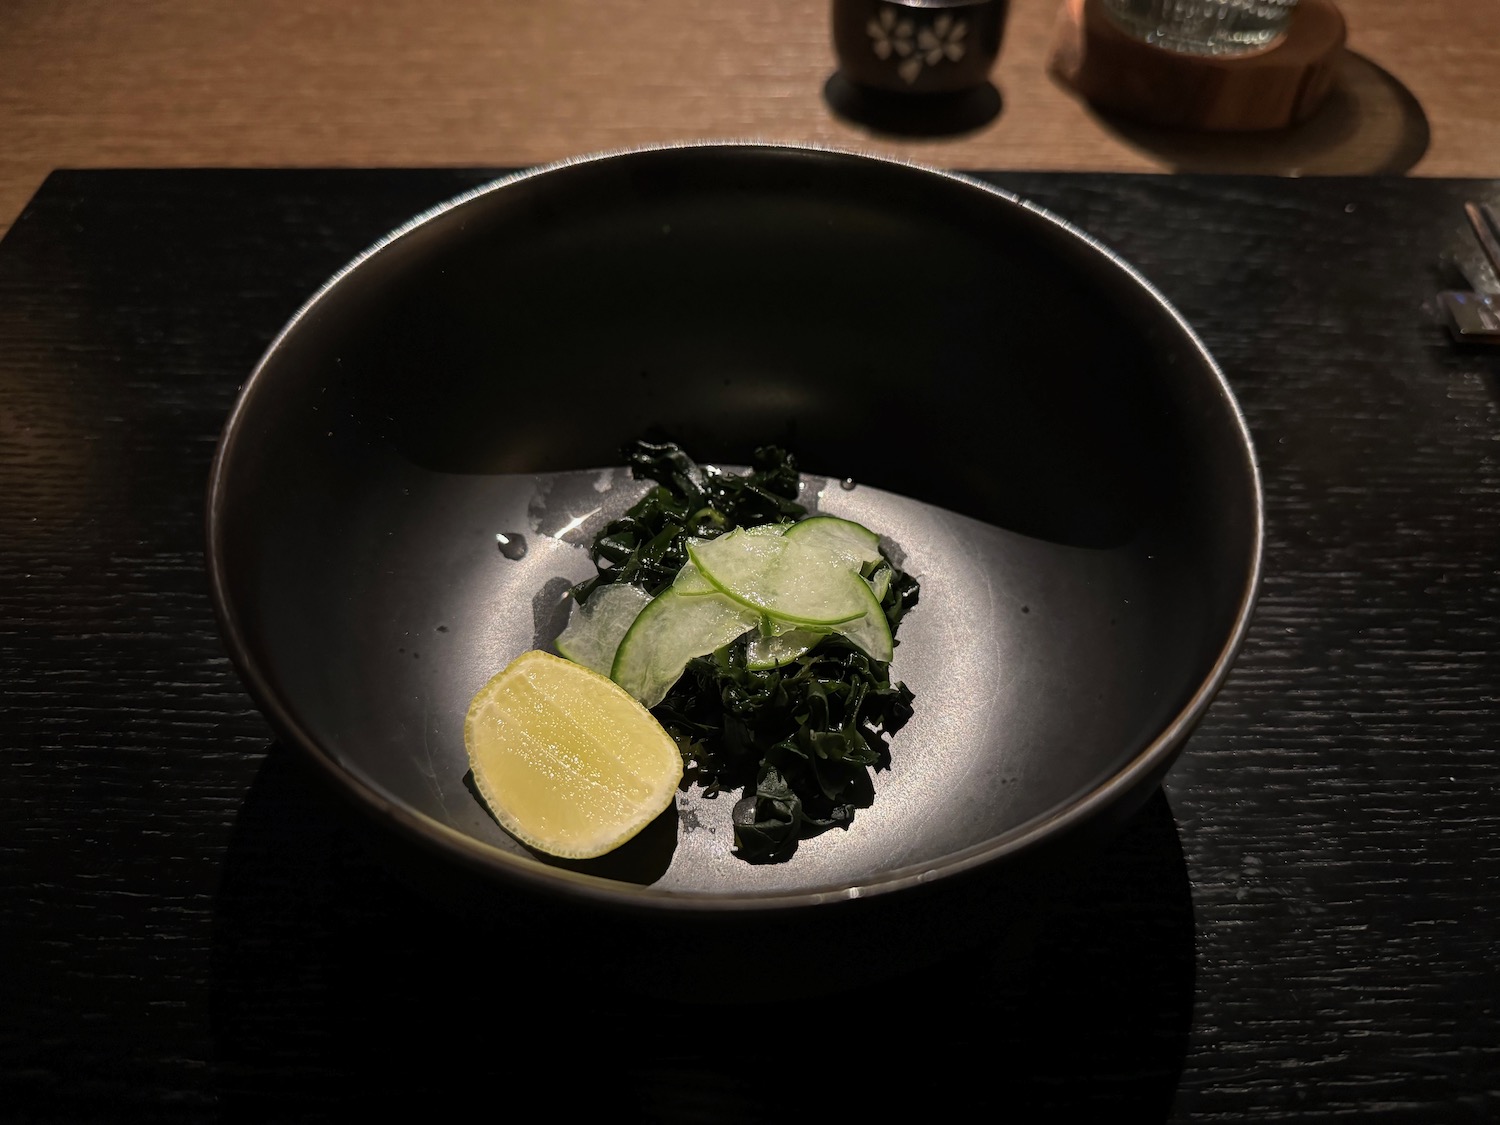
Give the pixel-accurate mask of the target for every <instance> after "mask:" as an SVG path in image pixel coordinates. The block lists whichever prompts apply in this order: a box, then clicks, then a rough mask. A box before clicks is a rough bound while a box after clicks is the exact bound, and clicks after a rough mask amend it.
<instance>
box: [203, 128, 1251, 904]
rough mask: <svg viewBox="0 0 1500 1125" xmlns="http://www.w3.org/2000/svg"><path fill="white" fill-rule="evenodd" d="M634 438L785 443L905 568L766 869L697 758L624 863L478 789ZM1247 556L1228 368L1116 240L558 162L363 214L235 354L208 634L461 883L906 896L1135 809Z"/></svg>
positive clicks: (911, 176) (703, 455)
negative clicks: (897, 599)
mask: <svg viewBox="0 0 1500 1125" xmlns="http://www.w3.org/2000/svg"><path fill="white" fill-rule="evenodd" d="M641 436H667V437H671V438H673V439H675V440H677V441H679V442H681V443H682V444H683V445H684V446H685V447H686V448H687V449H688V450H689V451H690V452H692V453H694V454H695V455H696V456H698V457H699V458H700V459H703V460H707V461H712V462H715V463H719V464H727V465H743V464H746V463H748V462H749V460H750V455H751V452H752V451H753V449H754V448H755V447H756V446H757V445H760V444H765V443H771V442H774V443H778V444H781V445H784V446H786V447H788V448H790V449H791V450H793V451H794V452H795V453H796V454H797V455H798V457H799V460H800V463H801V465H802V468H803V470H804V474H805V475H804V487H805V498H806V499H807V500H808V501H809V503H810V504H811V505H812V506H814V507H818V508H820V509H821V510H826V511H831V512H834V513H836V514H844V515H848V516H850V517H851V518H855V519H861V520H866V521H868V522H869V524H870V525H871V526H874V527H876V528H878V529H879V530H881V531H882V532H883V533H884V534H885V535H886V536H887V537H888V538H889V540H890V541H891V542H892V544H893V545H894V546H895V547H896V548H897V549H899V550H900V552H901V553H902V554H903V556H904V558H905V565H906V567H907V569H908V570H910V571H912V572H913V573H915V574H916V575H917V576H918V577H919V578H920V579H921V581H922V585H923V593H922V601H921V603H920V604H919V606H918V607H917V609H916V610H914V611H913V612H912V613H911V615H910V616H909V617H908V618H907V621H906V622H905V623H904V624H903V626H902V632H901V637H900V639H901V642H902V643H901V645H900V647H899V648H898V650H897V653H896V658H895V662H894V664H893V667H892V670H893V674H894V675H895V676H897V677H898V678H900V679H902V680H903V681H904V682H906V683H907V685H908V686H909V687H911V688H912V690H913V692H914V693H915V694H916V716H915V717H914V718H913V720H912V721H911V722H910V723H909V724H908V726H907V727H906V728H905V729H903V730H902V731H901V732H900V734H899V735H898V736H897V737H896V739H895V740H894V742H893V746H892V753H893V768H892V769H891V770H890V771H888V772H884V773H882V774H881V775H880V776H879V778H878V779H877V797H876V801H875V804H874V807H873V808H871V809H869V810H866V811H865V812H864V813H862V814H861V815H860V817H858V818H857V819H856V821H855V824H854V826H853V828H851V829H850V830H849V831H847V832H841V831H834V832H830V833H826V834H825V835H823V836H821V837H818V838H816V839H813V840H811V841H808V842H806V843H805V844H804V845H803V847H802V848H800V849H799V850H798V852H797V855H796V857H795V859H794V860H793V861H792V862H789V863H785V864H780V865H769V866H752V865H748V864H745V863H742V862H739V861H738V860H736V859H735V858H734V857H733V856H732V855H731V850H730V839H729V835H730V830H729V823H728V817H729V807H730V805H731V803H732V802H731V801H729V800H727V799H724V800H719V801H711V800H707V799H704V797H703V795H702V794H701V793H699V792H696V791H693V790H689V791H686V792H684V793H682V794H680V796H679V801H678V810H677V816H676V818H675V820H671V823H670V824H669V825H666V826H663V827H662V830H661V831H659V832H655V833H647V834H645V835H644V836H643V838H642V840H641V846H640V848H639V849H638V851H639V855H638V856H637V857H635V858H633V857H632V854H631V853H630V852H628V851H622V854H619V855H617V856H614V857H611V858H610V859H609V860H608V862H606V861H600V865H599V866H597V867H588V866H586V865H585V866H581V867H580V865H576V864H575V865H571V866H569V867H563V866H560V865H554V864H549V863H547V862H545V861H544V860H543V859H541V858H539V857H536V856H533V855H531V854H530V853H528V852H527V851H525V849H523V848H521V847H520V846H519V845H517V844H516V843H515V842H514V841H512V840H511V839H510V838H509V837H507V836H506V835H505V834H504V833H503V832H502V831H501V830H500V829H499V828H498V827H497V826H496V825H495V824H494V822H493V821H492V820H491V819H490V818H489V817H488V816H487V815H486V813H485V811H484V810H483V808H482V807H481V806H480V805H479V804H478V803H477V802H476V801H475V800H474V797H473V795H472V793H471V792H470V790H469V789H468V787H467V786H466V785H465V782H464V776H465V773H466V772H467V762H466V758H465V753H464V747H463V739H462V719H463V714H464V709H465V707H466V705H467V702H468V700H469V698H470V696H471V695H472V694H473V692H474V691H475V690H476V689H477V688H478V687H479V686H480V685H481V684H482V683H483V682H484V681H485V680H486V679H487V678H488V677H489V676H490V675H492V674H493V673H494V672H495V671H496V670H498V669H499V668H500V667H501V666H502V665H503V664H504V663H505V662H506V661H508V660H509V659H510V658H511V657H513V656H514V655H516V654H517V653H518V652H520V651H522V650H523V649H525V648H529V647H535V646H546V645H547V644H549V643H550V641H551V640H552V638H553V637H555V636H556V633H557V631H558V629H559V628H560V627H561V624H562V613H563V604H564V603H563V601H562V594H563V592H564V591H565V590H566V589H567V587H568V585H569V584H570V583H571V582H574V581H577V580H579V579H581V578H584V577H587V576H589V575H590V574H591V573H592V563H591V562H590V560H589V558H588V554H587V551H586V544H587V543H588V542H589V541H590V540H591V538H592V536H593V534H594V532H595V531H597V530H598V528H599V527H600V526H602V524H603V522H604V521H605V520H607V519H608V518H610V517H611V516H612V515H614V514H616V513H617V512H618V511H620V510H622V509H623V507H624V506H626V505H627V504H628V503H629V502H630V501H631V500H632V499H633V498H634V497H635V496H637V495H639V492H640V489H641V487H642V486H641V485H640V483H639V482H635V481H632V480H630V479H629V477H628V475H627V474H625V473H624V471H623V470H622V469H620V468H618V466H619V465H620V450H621V448H622V446H624V445H625V444H626V443H627V442H628V441H630V440H632V439H634V438H636V437H641ZM844 478H852V479H853V480H854V481H856V482H858V484H857V487H855V488H853V489H844V488H839V487H828V485H829V484H830V482H836V481H840V480H842V479H844ZM497 536H503V537H504V542H505V543H509V544H511V545H512V550H511V551H509V552H504V551H500V550H497V543H500V542H501V540H500V539H497ZM516 539H522V540H524V542H525V544H526V549H525V550H524V551H518V550H516V549H514V543H515V540H516ZM502 545H504V544H502ZM1259 557H1260V494H1259V485H1258V480H1257V476H1256V471H1255V466H1254V460H1253V456H1252V453H1251V450H1250V446H1249V442H1248V437H1247V434H1246V432H1245V429H1244V426H1243V423H1242V421H1241V419H1240V416H1239V412H1238V410H1237V407H1236V405H1235V403H1234V401H1233V398H1232V396H1231V394H1230V393H1229V390H1228V388H1227V386H1226V384H1225V382H1224V380H1223V379H1222V377H1221V376H1220V374H1219V373H1218V371H1217V369H1216V368H1215V367H1214V365H1213V363H1212V360H1211V359H1210V358H1209V357H1208V356H1207V355H1206V354H1205V353H1204V351H1203V349H1202V348H1201V346H1200V345H1199V343H1198V342H1197V340H1196V338H1195V337H1194V336H1193V335H1192V333H1191V332H1190V331H1189V330H1188V329H1187V328H1186V327H1185V326H1184V325H1183V324H1182V323H1181V321H1180V320H1179V319H1178V318H1177V316H1176V315H1175V313H1174V312H1173V311H1172V310H1171V309H1170V308H1168V307H1167V306H1166V305H1165V304H1164V302H1163V301H1162V300H1161V299H1160V297H1159V296H1158V295H1157V294H1156V293H1155V292H1154V290H1152V289H1151V288H1150V287H1149V286H1148V285H1146V284H1145V283H1144V282H1142V281H1141V279H1140V278H1139V277H1138V276H1136V275H1135V274H1134V273H1133V271H1131V270H1130V269H1129V268H1128V267H1127V266H1125V265H1123V264H1122V263H1120V262H1118V261H1117V260H1116V259H1114V258H1113V257H1112V256H1111V255H1109V254H1108V253H1107V252H1106V251H1104V250H1102V249H1101V248H1099V247H1098V246H1097V245H1095V244H1094V243H1092V242H1091V241H1090V240H1089V239H1087V238H1086V237H1085V236H1083V235H1081V234H1080V233H1078V232H1077V231H1075V230H1073V229H1071V228H1069V227H1067V226H1066V225H1065V224H1063V223H1061V222H1060V221H1059V220H1057V219H1055V218H1053V217H1051V216H1049V215H1046V214H1044V213H1042V212H1040V211H1038V210H1036V209H1035V208H1032V207H1029V206H1027V205H1025V204H1023V203H1021V202H1019V201H1016V200H1014V199H1012V198H1010V197H1008V196H1005V195H1004V194H1002V193H999V192H996V191H994V190H992V189H989V188H986V187H983V186H981V185H978V184H975V183H972V182H970V181H967V180H964V179H961V178H959V177H954V176H949V175H945V174H941V173H937V172H933V171H929V170H925V169H919V168H913V167H910V166H906V165H902V164H897V163H893V162H887V161H883V160H876V159H872V158H867V157H860V156H855V155H850V154H841V153H831V152H824V151H816V150H806V149H797V148H782V147H762V146H748V145H704V146H687V147H675V148H662V149H652V150H647V151H642V152H636V153H629V154H618V155H612V156H607V157H600V158H594V159H589V160H583V161H577V162H571V163H568V164H564V165H560V166H556V167H552V168H548V169H544V170H541V171H540V172H538V173H534V174H530V175H525V176H522V177H518V178H514V179H511V180H509V181H504V182H501V183H500V184H497V185H492V186H491V187H489V188H486V189H483V190H481V191H479V192H477V193H475V194H473V195H472V196H469V197H465V198H464V199H462V200H459V201H455V203H453V204H451V205H448V206H446V207H444V208H440V209H438V210H437V211H436V212H434V213H433V214H432V215H429V216H427V217H424V218H423V219H422V220H420V221H418V222H415V223H414V224H412V225H410V226H409V227H408V228H406V229H404V230H403V231H402V232H400V233H399V234H398V235H397V236H396V237H394V238H392V239H390V240H388V241H386V242H385V243H384V244H382V245H381V246H380V247H379V248H378V249H376V250H375V251H373V252H372V253H370V254H368V255H366V256H365V257H363V258H362V259H361V260H360V261H358V262H357V263H356V264H355V265H354V266H353V267H352V268H351V269H349V270H347V271H346V272H345V273H343V274H342V275H341V276H340V277H339V278H338V279H337V280H336V281H335V282H333V283H331V284H330V286H329V287H328V288H326V289H325V290H324V291H323V292H322V293H321V294H320V295H319V296H318V297H317V298H316V299H315V300H314V301H313V302H311V303H310V304H309V306H308V307H307V308H306V309H304V310H303V312H302V313H301V314H299V316H298V317H297V318H296V319H295V320H294V321H293V323H292V324H291V325H290V326H289V327H288V329H287V331H286V332H285V333H284V334H283V335H282V336H281V338H280V339H278V340H277V342H276V343H275V344H274V345H273V347H272V348H271V350H270V351H269V353H268V354H267V356H266V357H265V359H264V360H263V361H262V363H261V365H260V367H259V368H258V369H257V371H256V372H255V374H254V376H253V378H252V379H251V380H250V382H249V383H248V384H247V386H246V389H245V392H244V395H243V397H242V399H241V402H240V404H239V405H238V407H237V408H236V411H235V414H234V415H233V416H232V418H231V420H230V423H229V425H228V427H227V428H226V432H225V436H224V440H223V443H222V445H221V448H220V454H219V459H218V461H217V462H216V465H215V474H214V479H213V483H212V494H211V505H210V566H211V571H212V577H213V580H214V593H215V597H216V601H217V603H218V606H219V610H220V615H221V619H222V621H223V624H224V627H225V633H226V637H227V640H228V644H229V647H230V649H231V652H232V653H233V655H234V657H235V660H236V663H237V664H238V666H239V668H240V669H241V672H242V674H243V675H244V677H245V679H246V681H247V683H248V684H249V685H250V687H251V689H252V691H253V692H254V693H255V695H256V697H257V699H258V700H259V702H260V703H261V705H262V706H263V707H264V708H265V710H266V711H267V714H268V715H269V717H270V718H271V720H272V721H273V722H274V723H275V725H276V726H277V727H278V729H279V730H280V731H281V733H282V734H283V736H284V737H285V738H286V739H287V741H288V742H289V743H290V744H292V745H295V746H299V747H300V748H302V749H303V750H304V751H306V752H307V753H308V754H309V755H310V757H311V759H312V760H313V761H315V762H318V763H319V764H320V765H321V766H323V767H324V769H325V772H326V773H327V774H328V776H330V777H331V778H332V779H333V780H334V781H335V783H336V784H337V785H338V786H339V787H340V788H342V789H344V790H345V791H346V792H348V793H350V794H352V795H353V796H354V797H355V798H356V799H357V800H358V801H359V802H360V803H362V804H363V805H364V806H365V807H366V808H367V809H368V811H371V812H372V813H374V814H375V815H376V816H377V818H379V819H383V820H386V821H388V822H390V823H392V824H393V825H395V826H396V829H397V832H398V834H400V835H403V836H404V837H406V838H408V839H416V840H419V841H422V842H425V843H426V844H428V845H430V846H432V847H435V848H436V850H437V851H438V852H439V853H440V854H446V855H448V856H450V857H451V858H453V859H455V860H460V861H462V862H463V863H464V864H465V865H466V866H468V867H470V868H475V869H478V870H480V871H481V872H483V873H485V874H486V875H488V876H494V877H496V878H499V879H501V880H505V881H508V882H510V883H511V884H512V885H519V886H526V887H530V888H532V889H538V890H543V891H551V890H556V891H559V892H562V893H564V894H567V895H569V896H571V897H575V898H581V899H584V900H591V901H603V902H625V903H633V904H639V905H643V906H646V907H658V906H660V907H666V908H673V907H686V908H689V909H717V908H719V907H727V908H734V909H738V908H745V907H771V906H781V905H793V904H807V903H812V902H819V901H824V900H828V899H840V898H845V897H849V896H851V895H860V894H862V895H870V894H875V893H878V892H885V891H890V890H895V889H899V888H902V887H906V886H909V885H912V884H914V883H918V882H923V881H927V880H930V879H932V878H934V877H936V876H939V875H944V874H948V873H953V872H957V871H959V870H963V869H967V868H969V867H973V866H976V865H982V864H986V863H990V862H996V861H1000V860H1005V859H1008V858H1012V857H1015V856H1017V855H1020V854H1022V853H1028V852H1030V851H1031V850H1032V849H1033V848H1034V847H1035V846H1037V845H1040V844H1043V843H1049V842H1052V841H1054V839H1059V838H1063V837H1065V836H1067V835H1069V833H1070V830H1071V829H1074V828H1076V827H1079V826H1081V825H1083V824H1084V823H1090V824H1095V825H1101V824H1105V823H1108V822H1110V821H1111V820H1114V819H1117V818H1119V817H1121V816H1123V815H1125V814H1127V813H1128V812H1130V811H1131V810H1132V809H1134V808H1135V807H1137V806H1138V804H1139V802H1140V801H1141V800H1143V799H1144V798H1145V796H1146V795H1147V794H1148V793H1149V792H1150V790H1151V788H1152V786H1154V784H1155V783H1156V781H1158V780H1159V778H1160V776H1161V774H1162V773H1163V772H1164V771H1165V770H1166V768H1167V767H1168V765H1170V762H1171V759H1172V757H1173V755H1174V754H1175V753H1176V751H1177V750H1178V749H1179V748H1180V744H1181V741H1182V739H1183V737H1185V735H1186V733H1187V730H1188V729H1189V728H1190V726H1191V724H1192V722H1193V721H1194V720H1195V719H1196V718H1197V716H1198V715H1199V714H1201V712H1202V710H1203V709H1204V708H1205V707H1206V706H1207V704H1208V701H1209V699H1210V697H1211V695H1212V692H1213V690H1214V689H1215V688H1216V687H1217V685H1218V682H1219V680H1220V679H1221V678H1222V676H1223V674H1224V672H1225V671H1226V669H1227V666H1228V662H1229V660H1230V659H1231V658H1232V656H1233V653H1234V651H1235V649H1236V647H1237V645H1238V642H1239V638H1240V636H1241V634H1242V632H1243V629H1244V626H1245V623H1246V621H1247V618H1248V615H1249V612H1250V606H1251V602H1252V599H1253V592H1254V586H1255V582H1256V578H1257V575H1258V568H1259ZM669 819H670V818H669Z"/></svg>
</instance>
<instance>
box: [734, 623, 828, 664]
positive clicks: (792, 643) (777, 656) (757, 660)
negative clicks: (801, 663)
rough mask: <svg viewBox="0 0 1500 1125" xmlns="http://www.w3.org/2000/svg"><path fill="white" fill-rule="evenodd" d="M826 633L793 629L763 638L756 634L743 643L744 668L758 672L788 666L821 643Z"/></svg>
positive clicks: (816, 630)
mask: <svg viewBox="0 0 1500 1125" xmlns="http://www.w3.org/2000/svg"><path fill="white" fill-rule="evenodd" d="M826 636H828V633H827V632H826V631H825V630H822V629H793V630H791V631H790V632H786V633H778V634H776V635H774V636H769V637H768V636H765V635H764V634H761V633H757V634H756V635H755V636H753V637H751V638H750V639H749V640H748V641H747V642H746V643H745V666H746V667H747V668H754V669H756V670H758V671H760V670H764V669H766V668H780V667H781V666H782V665H783V664H790V663H791V662H792V661H793V660H796V659H797V657H799V656H801V655H802V654H803V653H804V652H807V651H808V650H809V649H811V648H812V647H813V646H814V645H815V644H817V643H818V642H819V641H821V640H822V639H823V638H824V637H826Z"/></svg>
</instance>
